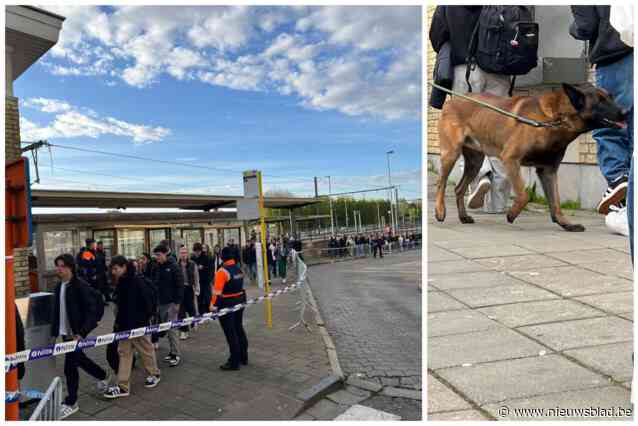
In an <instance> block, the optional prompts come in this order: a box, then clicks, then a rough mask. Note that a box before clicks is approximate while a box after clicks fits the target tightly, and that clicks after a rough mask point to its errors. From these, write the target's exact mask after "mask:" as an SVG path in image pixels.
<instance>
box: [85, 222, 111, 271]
mask: <svg viewBox="0 0 638 426" xmlns="http://www.w3.org/2000/svg"><path fill="white" fill-rule="evenodd" d="M93 239H94V240H95V241H102V243H103V244H104V254H105V255H106V262H107V263H109V262H110V261H111V257H113V251H114V250H115V231H114V230H113V229H105V230H100V231H93ZM83 245H84V244H83Z"/></svg>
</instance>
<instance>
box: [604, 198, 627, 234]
mask: <svg viewBox="0 0 638 426" xmlns="http://www.w3.org/2000/svg"><path fill="white" fill-rule="evenodd" d="M605 224H606V225H607V228H609V230H610V231H611V232H612V233H614V234H620V235H624V236H625V237H628V236H629V225H628V224H627V207H624V206H616V205H613V204H612V205H611V206H609V213H607V216H605Z"/></svg>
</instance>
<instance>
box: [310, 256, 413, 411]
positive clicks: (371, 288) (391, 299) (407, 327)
mask: <svg viewBox="0 0 638 426" xmlns="http://www.w3.org/2000/svg"><path fill="white" fill-rule="evenodd" d="M308 276H309V280H310V286H311V288H312V293H313V295H314V297H315V299H316V300H317V304H318V306H319V309H320V312H321V315H322V317H323V320H324V321H325V323H326V328H327V331H328V333H329V334H330V336H331V337H332V339H333V341H334V344H335V346H336V349H337V355H338V358H339V363H340V365H341V368H342V370H343V372H344V374H345V375H346V376H348V378H349V382H348V383H349V384H348V385H346V387H345V389H343V390H340V391H337V392H335V393H333V394H331V395H329V396H328V397H327V398H324V400H322V401H321V404H320V406H319V407H317V408H316V412H314V411H311V410H309V411H308V412H306V413H304V414H310V415H311V416H313V417H315V418H317V419H327V418H331V419H332V418H335V417H336V416H337V415H340V414H342V413H343V412H345V411H346V410H347V409H348V408H349V407H350V406H352V405H354V404H359V405H363V406H368V407H372V408H375V409H378V410H381V411H384V412H388V413H391V414H396V415H399V416H401V418H402V419H403V420H420V419H421V417H422V414H421V394H422V391H421V383H422V379H421V374H422V373H421V365H422V364H421V292H420V290H419V285H420V283H421V250H414V251H406V252H403V253H398V254H397V253H395V254H392V255H391V256H386V257H385V258H384V259H361V260H353V261H348V262H342V263H336V264H327V265H317V266H313V267H312V268H310V270H309V273H308ZM335 404H336V405H335ZM313 413H314V414H313ZM330 416H332V417H330Z"/></svg>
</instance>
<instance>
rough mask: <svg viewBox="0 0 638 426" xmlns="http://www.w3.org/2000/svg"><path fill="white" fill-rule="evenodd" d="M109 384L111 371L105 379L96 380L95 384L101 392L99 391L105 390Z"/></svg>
mask: <svg viewBox="0 0 638 426" xmlns="http://www.w3.org/2000/svg"><path fill="white" fill-rule="evenodd" d="M110 384H111V373H108V375H107V376H106V379H104V380H98V382H97V383H96V384H95V386H96V387H97V391H98V392H100V393H101V392H106V390H107V389H108V388H109V385H110Z"/></svg>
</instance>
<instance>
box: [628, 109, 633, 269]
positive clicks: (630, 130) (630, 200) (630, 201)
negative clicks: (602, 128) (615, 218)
mask: <svg viewBox="0 0 638 426" xmlns="http://www.w3.org/2000/svg"><path fill="white" fill-rule="evenodd" d="M627 131H628V134H629V142H630V146H631V151H630V152H631V155H630V157H629V158H630V163H631V166H630V167H629V187H628V188H627V224H628V225H629V248H630V251H631V263H632V265H633V264H634V157H633V151H634V137H633V135H634V108H633V106H632V107H631V109H630V110H629V116H628V117H627Z"/></svg>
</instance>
